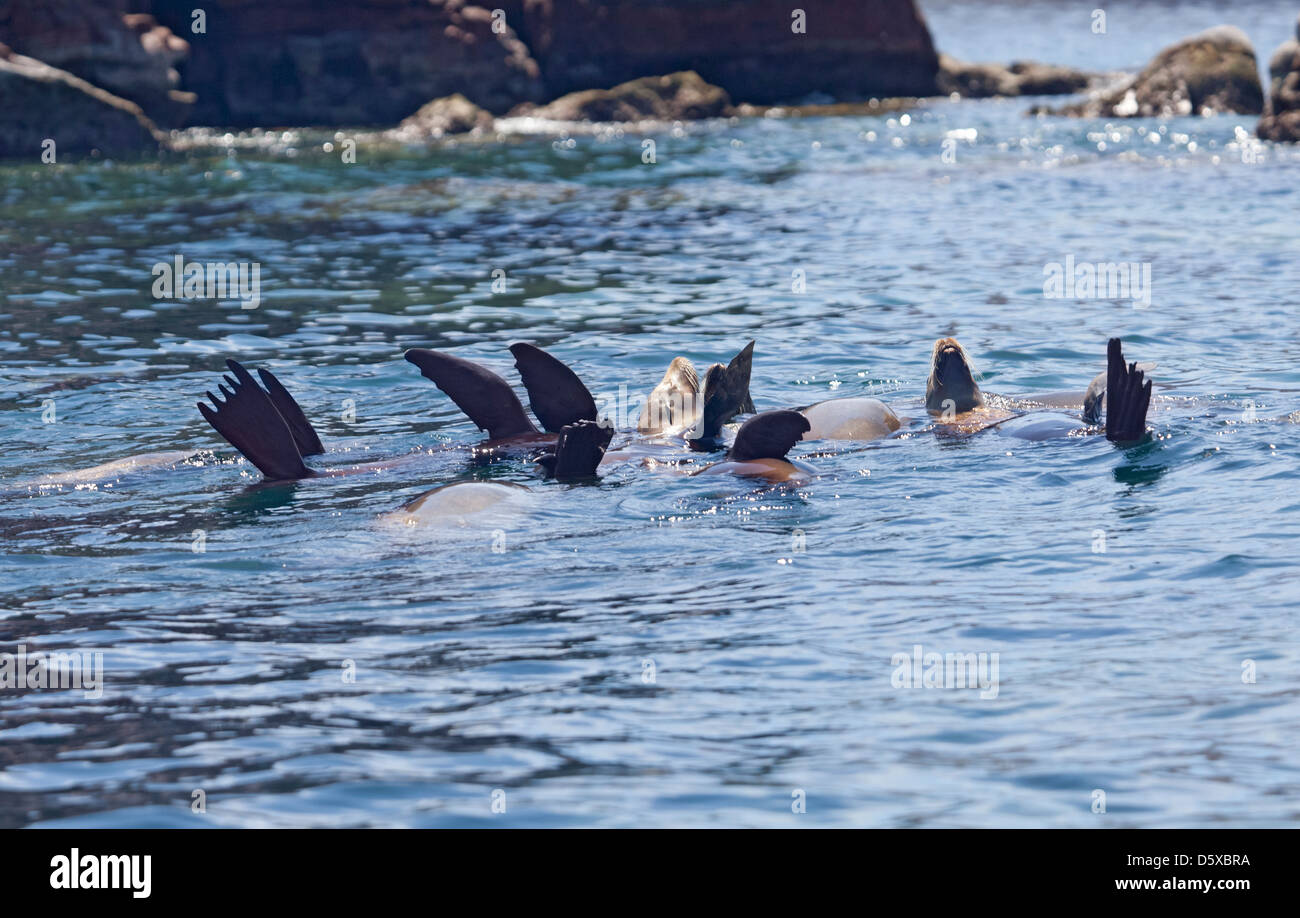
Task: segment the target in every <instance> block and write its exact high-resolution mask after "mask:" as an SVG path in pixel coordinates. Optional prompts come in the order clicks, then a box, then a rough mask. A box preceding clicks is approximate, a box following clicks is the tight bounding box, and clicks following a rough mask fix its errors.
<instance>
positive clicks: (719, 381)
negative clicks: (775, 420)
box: [698, 341, 754, 440]
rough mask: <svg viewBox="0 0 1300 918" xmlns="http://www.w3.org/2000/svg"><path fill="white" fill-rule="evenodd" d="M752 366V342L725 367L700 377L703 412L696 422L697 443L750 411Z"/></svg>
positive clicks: (751, 405) (713, 435)
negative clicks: (737, 416)
mask: <svg viewBox="0 0 1300 918" xmlns="http://www.w3.org/2000/svg"><path fill="white" fill-rule="evenodd" d="M753 366H754V342H753V341H751V342H749V343H748V344H746V345H745V346H744V347H743V348H741V350H740V353H739V354H737V355H736V356H735V357H732V358H731V362H730V363H729V364H727V365H726V366H725V367H724V366H722V364H720V363H715V364H714V365H713V366H711V367H709V369H708V372H706V373H705V374H704V384H703V386H702V387H701V391H702V392H703V396H704V411H703V412H702V413H701V418H700V435H699V438H698V439H701V440H709V439H713V438H715V437H717V436H718V434H720V433H721V432H722V425H723V424H725V423H727V422H728V421H730V420H731V419H732V418H734V417H735V416H736V415H738V414H743V413H745V412H746V411H747V410H748V411H750V412H752V411H753V410H754V400H753V399H752V398H750V395H749V377H750V373H751V371H752V369H753Z"/></svg>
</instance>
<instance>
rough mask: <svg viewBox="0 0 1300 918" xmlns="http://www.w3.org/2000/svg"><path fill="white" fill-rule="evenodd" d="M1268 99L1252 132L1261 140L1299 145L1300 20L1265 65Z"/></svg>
mask: <svg viewBox="0 0 1300 918" xmlns="http://www.w3.org/2000/svg"><path fill="white" fill-rule="evenodd" d="M1268 77H1269V96H1268V106H1267V108H1265V110H1264V116H1263V117H1262V118H1260V119H1259V124H1258V126H1256V128H1255V133H1256V135H1258V136H1259V137H1260V138H1261V139H1262V140H1276V141H1282V142H1288V143H1297V142H1300V21H1297V23H1296V38H1295V39H1287V40H1286V41H1284V42H1283V43H1282V45H1281V47H1279V48H1278V49H1277V50H1276V51H1275V52H1273V57H1272V59H1271V60H1269V62H1268Z"/></svg>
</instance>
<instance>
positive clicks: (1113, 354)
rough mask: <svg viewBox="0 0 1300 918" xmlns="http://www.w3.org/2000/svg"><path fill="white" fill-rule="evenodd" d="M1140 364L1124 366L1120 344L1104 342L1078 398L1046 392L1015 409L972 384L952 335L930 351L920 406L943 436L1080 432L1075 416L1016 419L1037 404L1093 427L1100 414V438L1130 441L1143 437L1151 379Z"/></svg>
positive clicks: (1009, 401) (1013, 403)
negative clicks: (1078, 414) (1099, 369)
mask: <svg viewBox="0 0 1300 918" xmlns="http://www.w3.org/2000/svg"><path fill="white" fill-rule="evenodd" d="M1144 366H1150V365H1139V364H1136V363H1133V364H1125V362H1124V353H1123V346H1122V342H1121V341H1120V339H1119V338H1111V339H1110V340H1109V341H1108V342H1107V345H1106V373H1105V374H1104V376H1098V377H1097V378H1095V379H1094V380H1093V381H1092V383H1091V384H1090V385H1089V387H1088V390H1087V392H1086V393H1084V395H1083V396H1082V398H1081V399H1080V398H1078V397H1073V396H1068V395H1066V396H1062V397H1056V396H1051V395H1049V396H1045V397H1043V398H1035V399H1033V400H1032V402H1030V404H1031V406H1032V407H1030V408H1028V409H1021V408H1019V407H1017V405H1018V400H1016V399H999V401H1000V402H1002V403H1003V404H1002V405H990V404H987V403H986V400H985V397H984V393H983V392H981V391H980V388H979V384H978V383H976V382H975V373H974V370H973V369H972V367H971V363H970V358H969V356H968V354H967V353H966V349H965V348H963V347H962V346H961V345H960V344H958V343H957V341H956V340H955V339H953V338H940V339H939V340H938V341H936V342H935V345H934V350H933V353H932V355H931V361H930V375H929V377H928V378H927V380H926V390H925V391H926V397H925V407H926V410H927V411H929V412H930V413H931V414H932V415H938V416H939V417H940V419H941V420H940V422H939V425H938V429H939V430H940V431H942V432H943V433H945V434H949V435H951V434H959V435H964V434H973V433H978V432H979V431H981V430H986V429H988V428H990V427H996V428H998V429H999V431H1000V432H1003V433H1007V434H1010V435H1012V436H1017V437H1021V438H1023V439H1032V440H1041V439H1047V438H1050V437H1057V436H1066V435H1069V434H1071V433H1074V432H1075V431H1078V430H1080V427H1079V420H1080V419H1076V418H1073V417H1070V416H1065V415H1062V416H1057V417H1054V416H1052V415H1050V414H1045V415H1040V414H1034V415H1031V416H1029V417H1028V419H1027V420H1026V421H1023V422H1022V421H1020V420H1019V419H1020V418H1022V417H1026V416H1027V415H1029V412H1030V411H1037V410H1038V409H1040V408H1042V407H1049V406H1050V407H1063V408H1077V409H1081V410H1082V418H1081V420H1082V421H1083V422H1084V424H1085V425H1089V426H1093V427H1095V426H1098V425H1099V424H1101V415H1102V414H1103V413H1104V415H1105V423H1104V429H1105V433H1106V438H1107V439H1108V440H1111V441H1113V442H1116V443H1131V442H1134V441H1137V440H1141V439H1142V438H1143V437H1144V436H1145V435H1146V415H1147V409H1148V408H1149V407H1150V404H1151V382H1150V381H1149V380H1146V379H1145V369H1144ZM1103 379H1104V383H1103V381H1102V380H1103ZM1020 404H1024V402H1023V401H1021V402H1020ZM1008 422H1010V423H1008Z"/></svg>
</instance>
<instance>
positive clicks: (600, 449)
mask: <svg viewBox="0 0 1300 918" xmlns="http://www.w3.org/2000/svg"><path fill="white" fill-rule="evenodd" d="M613 436H614V428H613V427H602V426H600V425H599V424H597V423H596V422H595V421H592V420H581V421H576V422H574V423H573V424H569V425H568V426H567V427H565V428H564V429H563V430H561V431H560V439H559V440H558V441H556V444H555V452H554V453H547V454H546V455H544V456H542V457H541V458H540V459H538V460H537V461H538V462H539V463H541V465H542V467H543V468H545V469H546V474H547V477H550V478H558V479H560V480H561V481H564V480H571V479H575V478H595V477H596V467H597V466H599V465H600V460H601V459H602V458H603V457H604V455H605V448H606V447H607V446H609V441H610V439H611V438H612V437H613Z"/></svg>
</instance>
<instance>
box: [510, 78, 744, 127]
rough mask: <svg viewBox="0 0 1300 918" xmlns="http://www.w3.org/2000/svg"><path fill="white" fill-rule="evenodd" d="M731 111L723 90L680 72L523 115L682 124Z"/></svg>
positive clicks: (576, 96) (586, 93) (577, 95)
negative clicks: (678, 122)
mask: <svg viewBox="0 0 1300 918" xmlns="http://www.w3.org/2000/svg"><path fill="white" fill-rule="evenodd" d="M730 111H731V99H730V98H729V97H728V96H727V92H726V90H724V89H720V88H719V87H717V86H712V85H710V84H709V83H706V82H704V80H703V79H701V78H700V75H699V74H698V73H694V72H692V71H689V70H688V71H684V72H681V73H670V74H667V75H666V76H656V77H642V78H641V79H639V80H629V81H628V82H626V83H620V84H619V85H617V86H615V87H613V88H612V89H584V90H582V91H581V92H571V93H569V94H568V95H567V96H561V97H560V98H558V99H556V100H555V101H554V102H550V103H548V104H546V105H544V106H542V107H540V108H532V109H529V110H528V111H527V112H526V114H529V115H531V116H533V117H536V118H549V119H551V120H553V121H686V120H694V119H698V118H720V117H722V116H723V115H726V114H728V113H729V112H730Z"/></svg>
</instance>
